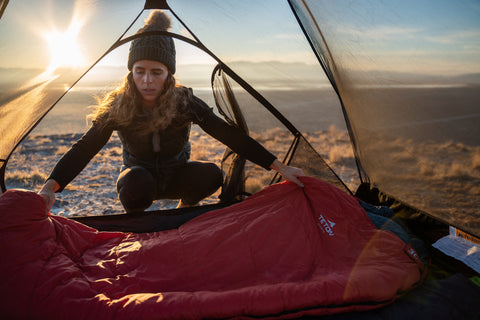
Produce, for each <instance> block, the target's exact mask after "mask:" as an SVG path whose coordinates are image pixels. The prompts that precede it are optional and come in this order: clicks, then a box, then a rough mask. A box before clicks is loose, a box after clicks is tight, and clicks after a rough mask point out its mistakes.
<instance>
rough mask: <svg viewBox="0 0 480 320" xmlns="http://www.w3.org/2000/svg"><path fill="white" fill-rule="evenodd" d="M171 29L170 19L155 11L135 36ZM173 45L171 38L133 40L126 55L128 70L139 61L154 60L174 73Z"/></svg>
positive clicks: (156, 37) (152, 37) (151, 37)
mask: <svg viewBox="0 0 480 320" xmlns="http://www.w3.org/2000/svg"><path fill="white" fill-rule="evenodd" d="M170 27H171V21H170V17H169V16H168V15H167V14H166V13H165V12H163V11H160V10H155V11H152V13H150V15H149V16H148V18H147V19H146V20H145V25H144V26H143V27H142V28H141V29H140V30H138V32H137V34H139V33H142V32H148V31H168V30H169V29H170ZM175 54H176V52H175V44H174V42H173V39H172V37H169V36H164V35H153V36H146V37H141V38H138V39H135V40H133V41H132V43H131V44H130V50H129V53H128V63H127V66H128V70H132V68H133V64H134V63H135V62H137V61H140V60H154V61H159V62H161V63H163V64H164V65H165V66H167V68H168V70H169V71H170V73H172V74H174V73H175Z"/></svg>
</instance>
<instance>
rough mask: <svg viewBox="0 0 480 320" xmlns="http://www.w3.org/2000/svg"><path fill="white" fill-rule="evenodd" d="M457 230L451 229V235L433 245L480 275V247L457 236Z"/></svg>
mask: <svg viewBox="0 0 480 320" xmlns="http://www.w3.org/2000/svg"><path fill="white" fill-rule="evenodd" d="M456 233H457V232H456V229H455V228H452V227H451V228H450V234H449V235H448V236H445V237H443V238H441V239H439V240H438V241H437V242H435V243H434V244H433V247H434V248H437V249H438V250H440V251H442V252H443V253H445V254H446V255H448V256H450V257H453V258H455V259H457V260H460V261H462V262H463V263H465V264H466V265H467V266H469V267H470V268H472V269H473V270H475V271H476V272H478V273H480V245H479V244H476V243H473V242H472V241H469V240H467V239H465V238H463V237H460V236H458V235H456Z"/></svg>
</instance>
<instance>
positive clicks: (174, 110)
mask: <svg viewBox="0 0 480 320" xmlns="http://www.w3.org/2000/svg"><path fill="white" fill-rule="evenodd" d="M190 98H191V93H190V90H188V89H187V88H185V87H183V86H180V85H177V84H176V80H175V78H174V76H173V75H172V74H171V73H169V74H168V76H167V78H166V79H165V83H164V87H163V91H162V93H161V94H160V96H159V97H158V99H157V104H156V105H155V106H154V107H153V108H144V107H143V104H142V98H141V94H140V92H139V91H138V90H137V88H136V86H135V83H134V81H133V75H132V72H129V73H128V74H127V76H126V77H125V79H124V81H123V83H122V84H121V85H120V86H119V87H118V88H116V89H115V90H113V91H111V92H109V93H107V94H106V95H105V96H104V97H103V98H101V99H98V101H97V106H96V110H95V112H94V113H93V114H92V115H90V116H89V118H90V119H92V120H93V121H94V122H95V121H98V122H100V124H102V125H104V126H107V125H113V126H114V127H116V128H130V129H131V130H135V131H136V132H137V133H140V134H149V133H152V132H155V131H159V130H160V131H161V130H164V129H165V128H167V127H168V126H169V125H171V124H173V125H175V126H182V125H186V122H188V114H189V112H188V110H187V108H186V107H187V104H188V101H189V100H190Z"/></svg>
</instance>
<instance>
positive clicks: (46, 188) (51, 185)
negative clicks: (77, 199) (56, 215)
mask: <svg viewBox="0 0 480 320" xmlns="http://www.w3.org/2000/svg"><path fill="white" fill-rule="evenodd" d="M58 189H60V185H59V184H58V182H57V181H55V180H53V179H49V180H47V182H45V184H44V185H43V186H42V189H41V190H40V191H39V192H38V194H39V195H40V196H42V198H43V199H44V200H45V205H46V211H47V214H48V213H49V212H50V209H52V207H53V204H54V203H55V191H57V190H58Z"/></svg>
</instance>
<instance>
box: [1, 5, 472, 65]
mask: <svg viewBox="0 0 480 320" xmlns="http://www.w3.org/2000/svg"><path fill="white" fill-rule="evenodd" d="M169 3H171V6H172V8H173V9H174V10H175V11H176V12H177V13H178V14H179V15H180V17H181V18H182V19H184V21H185V22H186V23H187V25H189V26H190V27H191V28H192V29H193V31H194V32H195V33H196V34H197V36H199V38H200V39H201V40H202V41H203V42H204V43H205V44H206V45H207V47H209V48H210V47H211V48H212V51H214V52H215V53H217V54H218V55H220V56H222V57H228V60H229V61H234V60H246V59H249V60H252V61H270V60H275V61H281V62H304V63H315V58H314V56H313V55H312V54H311V50H310V48H309V46H308V44H307V42H306V41H305V39H304V37H303V34H302V33H301V30H300V28H299V26H298V24H297V22H296V20H295V18H294V16H293V14H292V12H291V9H290V7H289V5H288V3H287V1H281V0H262V1H253V0H251V1H242V2H239V1H234V0H231V1H211V2H209V3H208V4H207V3H206V1H188V0H181V1H169ZM200 3H201V4H202V5H199V4H200ZM326 3H327V4H328V7H327V8H328V10H326V11H325V12H320V15H321V16H323V17H324V19H325V20H324V21H320V22H319V23H320V25H321V26H324V28H325V30H326V32H327V33H328V30H332V32H333V31H334V32H335V37H334V39H335V44H336V45H337V46H338V48H340V49H341V50H342V52H345V54H346V55H352V56H354V55H357V56H358V57H365V60H362V61H360V63H362V64H363V68H367V69H368V68H372V69H375V68H381V69H385V68H387V69H388V68H390V69H392V70H394V71H408V72H411V71H412V70H408V66H407V63H411V62H412V61H413V63H414V65H415V68H416V69H415V70H416V71H419V72H424V73H429V72H432V73H445V74H461V73H472V72H480V58H479V54H478V52H480V18H479V17H480V2H479V1H477V0H465V1H460V0H457V1H449V0H441V1H439V0H435V1H433V0H432V1H413V0H412V1H391V2H389V5H388V6H386V5H385V3H384V2H381V3H380V2H379V3H377V2H373V3H372V2H367V1H354V2H351V1H327V2H326ZM143 5H144V2H143V1H131V0H116V1H77V2H76V3H75V2H74V1H72V2H71V3H68V2H66V1H63V0H48V1H36V0H23V1H10V3H9V4H8V6H7V9H6V11H5V13H4V15H3V17H2V18H1V20H0V34H1V37H0V52H1V59H0V67H2V68H8V67H16V68H19V67H20V68H45V67H46V68H53V69H54V68H58V67H85V66H89V65H91V64H92V63H93V62H94V61H95V60H96V59H97V58H98V57H100V56H101V54H103V52H105V51H106V50H107V49H108V48H109V47H110V45H111V44H113V42H114V41H115V39H117V38H118V37H120V35H121V34H122V32H123V31H124V30H126V29H127V27H128V26H129V25H130V23H131V22H132V21H133V20H134V19H135V17H136V16H137V15H138V14H139V13H140V12H141V10H142V7H143ZM147 15H148V12H147V13H145V14H144V15H143V16H142V18H141V19H139V21H138V22H137V24H136V25H135V26H133V28H132V31H131V32H130V33H129V34H132V33H134V32H135V31H136V30H137V29H138V28H139V27H140V26H141V25H142V24H143V20H144V19H143V18H144V17H146V16H147ZM219 28H221V29H222V32H220V33H218V32H215V33H212V32H211V30H218V29H219ZM172 31H176V32H179V33H182V34H185V33H186V31H185V30H184V29H183V28H182V27H181V26H179V24H178V23H176V22H174V24H173V28H172ZM253 35H255V37H253ZM352 44H354V45H358V47H351V45H352ZM185 47H186V46H185V45H183V44H181V43H178V42H177V62H178V63H179V64H190V63H208V62H210V61H211V59H209V57H208V56H206V55H203V54H200V53H198V52H197V53H195V54H193V55H192V54H191V51H189V50H186V49H185ZM127 51H128V45H125V46H123V47H121V48H120V49H118V50H117V51H116V52H114V53H112V54H111V55H110V56H108V57H107V58H106V59H105V61H103V62H102V63H103V64H107V65H124V63H125V59H126V58H125V57H126V52H127ZM392 57H394V58H395V59H396V61H399V58H400V60H401V59H402V57H405V59H404V60H405V61H406V63H405V65H403V64H401V63H400V64H399V63H398V62H397V63H393V62H392V61H393V60H392ZM370 62H372V63H371V65H368V63H370ZM419 68H420V69H421V70H419Z"/></svg>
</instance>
